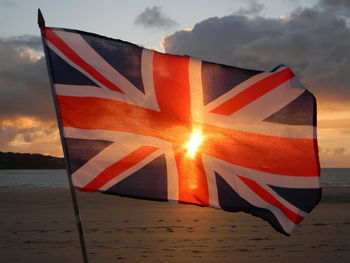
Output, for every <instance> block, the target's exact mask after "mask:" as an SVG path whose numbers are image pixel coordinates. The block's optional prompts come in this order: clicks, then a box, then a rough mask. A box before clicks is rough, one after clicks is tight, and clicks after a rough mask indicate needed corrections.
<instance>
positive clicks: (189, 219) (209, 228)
mask: <svg viewBox="0 0 350 263" xmlns="http://www.w3.org/2000/svg"><path fill="white" fill-rule="evenodd" d="M0 200H1V201H0V213H1V217H0V229H1V231H0V235H1V236H0V242H1V246H0V258H1V260H0V261H1V262H4V263H12V262H30V263H31V262H35V263H40V262H45V263H46V262H50V263H55V262H65V263H69V262H82V259H81V255H80V247H79V241H78V235H77V232H76V227H75V223H74V217H73V210H72V204H71V201H70V195H69V191H68V189H63V188H62V189H58V188H52V189H50V188H12V189H11V188H0ZM78 200H79V205H80V209H81V214H82V222H83V227H84V229H85V238H86V243H87V249H88V253H89V260H90V262H133V263H134V262H140V263H141V262H201V263H203V262H208V263H209V262H298V263H301V262H308V263H310V262H334V263H336V262H349V259H350V192H349V188H346V187H343V188H342V187H328V188H324V190H323V199H322V201H321V203H320V205H319V206H318V207H316V208H315V210H314V211H313V212H312V213H311V214H310V215H309V216H308V217H307V218H306V219H305V220H304V221H303V222H302V224H301V227H300V228H299V229H297V231H296V232H294V233H293V234H292V236H290V237H287V236H284V235H282V234H280V233H277V232H276V231H275V230H273V229H272V227H270V226H269V225H268V224H267V223H266V222H264V221H262V220H261V219H259V218H256V217H253V216H251V215H248V214H245V213H228V212H224V211H218V210H214V209H211V208H201V207H196V206H190V205H177V204H169V203H163V202H154V201H144V200H135V199H129V198H122V197H117V196H110V195H103V194H88V193H80V192H79V193H78Z"/></svg>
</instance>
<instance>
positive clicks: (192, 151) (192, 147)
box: [185, 128, 203, 158]
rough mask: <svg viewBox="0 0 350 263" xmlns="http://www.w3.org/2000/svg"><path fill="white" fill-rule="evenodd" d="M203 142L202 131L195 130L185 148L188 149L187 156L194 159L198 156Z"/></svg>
mask: <svg viewBox="0 0 350 263" xmlns="http://www.w3.org/2000/svg"><path fill="white" fill-rule="evenodd" d="M202 142H203V136H202V131H201V130H200V129H198V128H196V129H194V130H193V131H192V133H191V137H190V139H189V141H188V142H187V143H186V145H185V148H186V149H187V153H186V156H187V157H189V158H193V157H194V156H195V155H196V152H197V150H198V148H199V146H200V145H201V144H202Z"/></svg>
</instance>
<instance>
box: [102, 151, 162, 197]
mask: <svg viewBox="0 0 350 263" xmlns="http://www.w3.org/2000/svg"><path fill="white" fill-rule="evenodd" d="M166 173H167V171H166V162H165V156H164V155H161V156H159V157H157V158H156V159H154V160H153V161H151V162H150V163H148V164H147V165H145V166H144V167H143V168H141V169H140V170H138V171H136V172H135V173H133V174H132V175H130V176H128V177H126V178H125V179H123V180H122V181H120V182H119V183H117V184H116V185H114V186H112V187H110V188H109V189H108V190H106V191H105V192H104V193H106V194H115V195H122V196H129V197H134V198H142V199H151V200H164V201H165V200H167V196H168V194H167V193H168V190H167V174H166Z"/></svg>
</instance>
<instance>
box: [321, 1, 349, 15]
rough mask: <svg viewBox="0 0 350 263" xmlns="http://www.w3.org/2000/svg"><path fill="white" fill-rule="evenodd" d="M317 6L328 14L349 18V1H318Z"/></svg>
mask: <svg viewBox="0 0 350 263" xmlns="http://www.w3.org/2000/svg"><path fill="white" fill-rule="evenodd" d="M319 6H320V7H321V8H323V9H326V10H327V11H328V12H332V13H334V14H337V15H343V16H347V17H350V1H349V0H320V2H319Z"/></svg>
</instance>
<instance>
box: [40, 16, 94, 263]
mask: <svg viewBox="0 0 350 263" xmlns="http://www.w3.org/2000/svg"><path fill="white" fill-rule="evenodd" d="M38 25H39V28H40V32H41V39H42V42H43V47H44V53H45V57H46V66H47V70H48V73H49V79H50V84H51V91H52V97H53V101H54V104H55V109H56V117H57V123H58V128H59V131H60V137H61V143H62V148H63V153H64V157H65V158H64V160H65V164H66V170H67V175H68V182H69V189H70V194H71V197H72V202H73V209H74V215H75V222H76V225H77V228H78V233H79V241H80V247H81V253H82V256H83V262H84V263H88V257H87V252H86V246H85V239H84V232H83V227H82V224H81V220H80V213H79V206H78V201H77V196H76V193H75V190H74V186H73V182H72V176H71V173H70V171H71V170H70V167H69V162H68V161H67V160H68V154H67V147H66V142H65V140H64V131H63V129H62V127H63V126H62V120H61V116H60V114H59V111H58V104H57V98H56V94H55V91H54V85H53V80H52V75H51V67H50V65H51V61H50V57H49V55H48V50H47V45H46V39H45V31H44V30H45V20H44V17H43V15H42V13H41V10H40V9H38Z"/></svg>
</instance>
